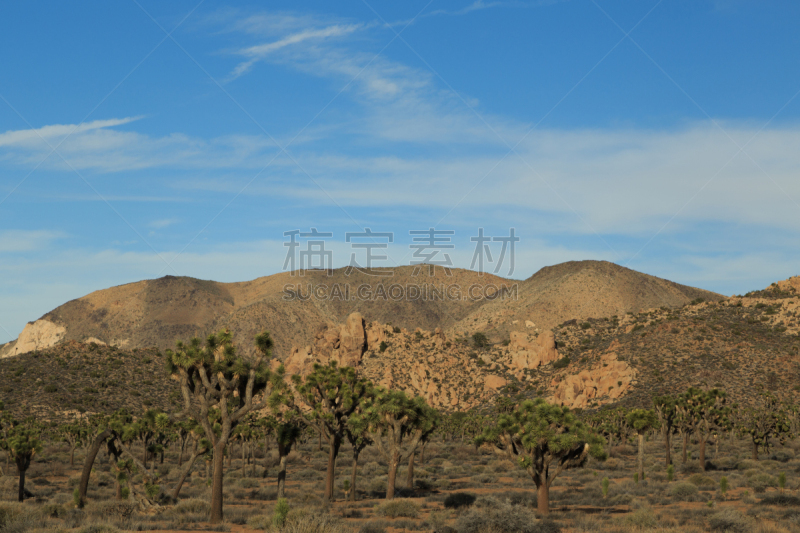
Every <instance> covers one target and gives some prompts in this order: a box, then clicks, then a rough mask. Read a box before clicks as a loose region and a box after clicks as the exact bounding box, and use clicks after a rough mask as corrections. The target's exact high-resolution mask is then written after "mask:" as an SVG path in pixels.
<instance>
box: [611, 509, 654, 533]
mask: <svg viewBox="0 0 800 533" xmlns="http://www.w3.org/2000/svg"><path fill="white" fill-rule="evenodd" d="M620 522H621V523H622V524H624V525H628V526H631V527H632V528H634V529H637V530H639V529H652V528H655V527H656V526H658V517H657V516H656V515H655V514H654V513H653V511H652V510H651V509H650V508H648V507H642V508H640V509H636V510H635V511H633V512H632V513H630V514H628V515H626V516H624V517H622V518H620Z"/></svg>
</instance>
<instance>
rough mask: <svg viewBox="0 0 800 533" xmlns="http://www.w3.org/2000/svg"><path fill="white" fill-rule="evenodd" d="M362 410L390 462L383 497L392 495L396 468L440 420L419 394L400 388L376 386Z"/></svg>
mask: <svg viewBox="0 0 800 533" xmlns="http://www.w3.org/2000/svg"><path fill="white" fill-rule="evenodd" d="M376 392H377V393H376V395H375V398H374V400H372V402H371V405H370V406H369V407H368V408H367V409H365V411H364V416H365V418H366V419H367V421H368V424H369V426H368V430H367V431H368V432H369V436H370V438H371V439H372V441H373V442H374V443H375V444H376V445H377V447H378V451H379V452H380V453H381V455H383V457H384V458H385V459H386V461H387V462H388V463H389V479H388V481H387V486H386V499H387V500H391V499H392V498H394V488H395V482H396V480H397V468H398V467H399V466H400V463H402V462H404V461H406V460H408V459H409V458H410V457H411V456H412V455H414V453H415V452H416V451H417V447H418V446H419V445H420V443H421V442H422V439H423V437H425V436H426V435H430V434H431V433H432V432H433V431H434V429H435V428H436V425H437V424H438V422H439V413H438V412H437V411H436V410H435V409H434V408H432V407H430V406H428V404H427V403H426V402H425V400H424V399H423V398H422V397H419V396H417V397H416V398H410V397H408V396H407V395H406V393H405V392H403V391H397V390H385V389H378V390H377V391H376Z"/></svg>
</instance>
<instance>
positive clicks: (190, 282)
mask: <svg viewBox="0 0 800 533" xmlns="http://www.w3.org/2000/svg"><path fill="white" fill-rule="evenodd" d="M372 274H373V275H369V274H366V273H361V272H358V271H354V272H351V273H349V275H348V273H347V272H346V271H345V269H339V270H334V271H330V272H325V271H308V272H306V273H305V275H304V276H299V275H292V274H290V273H279V274H274V275H272V276H266V277H262V278H258V279H255V280H252V281H246V282H239V283H219V282H215V281H204V280H198V279H194V278H187V277H173V276H167V277H164V278H160V279H155V280H146V281H140V282H136V283H130V284H127V285H121V286H118V287H112V288H109V289H104V290H100V291H96V292H93V293H91V294H89V295H87V296H84V297H82V298H79V299H76V300H72V301H70V302H67V303H65V304H64V305H61V306H59V307H57V308H56V309H54V310H53V311H51V312H49V313H47V314H45V315H44V316H43V317H42V318H41V319H40V320H39V321H37V322H36V323H32V324H29V325H28V326H27V327H26V329H25V330H24V331H23V333H22V334H21V335H20V337H19V339H17V340H16V341H12V342H11V343H8V344H6V345H4V346H2V347H0V357H7V356H11V355H17V354H20V353H25V352H28V351H31V350H34V349H37V348H38V349H42V348H47V347H49V346H52V345H54V344H57V343H61V342H65V341H69V340H76V341H82V342H86V341H88V340H96V341H101V342H103V343H106V344H113V345H118V346H120V347H125V348H128V349H132V348H144V347H151V346H155V347H158V348H160V349H164V348H168V347H171V346H173V345H174V342H175V341H176V340H178V339H188V338H190V337H192V336H200V337H202V336H205V335H207V334H209V333H211V332H213V331H215V330H218V329H220V328H223V327H229V328H230V329H231V330H232V331H233V332H234V334H235V339H236V341H237V342H238V344H239V345H240V346H242V347H249V346H250V345H251V342H252V338H253V336H254V335H255V334H256V333H258V332H260V331H263V330H268V331H270V332H271V333H272V335H273V337H274V338H275V341H276V353H277V355H278V356H279V357H280V358H284V357H285V356H286V355H287V354H288V352H289V350H290V348H291V346H293V345H294V346H304V345H307V344H309V343H310V341H311V339H312V338H313V337H314V334H315V332H316V331H317V330H318V329H319V327H320V326H321V325H323V324H326V323H340V322H343V321H344V320H345V318H346V317H347V316H348V315H349V314H350V313H352V312H353V311H359V312H361V313H362V314H363V315H364V316H367V317H369V318H370V319H371V320H374V321H377V322H379V323H390V324H393V325H396V326H399V327H403V328H408V329H409V330H412V331H413V330H414V329H415V328H418V327H419V328H423V329H426V330H433V329H435V328H437V327H438V328H441V329H442V330H447V331H455V332H456V333H463V334H471V333H473V332H475V331H479V330H485V331H487V332H488V333H489V334H490V336H493V337H496V338H507V337H508V334H509V332H510V331H511V330H514V329H517V330H519V329H524V328H525V324H526V321H530V322H532V323H535V324H536V326H535V328H537V329H541V330H544V329H550V328H551V327H553V326H555V325H556V324H559V323H561V322H563V321H565V320H569V319H572V318H583V317H600V316H611V315H614V314H622V313H624V312H627V311H639V310H642V309H647V308H652V307H661V306H666V307H677V306H680V305H683V304H685V303H687V302H689V301H691V300H694V299H696V298H698V297H700V298H705V299H706V300H715V301H716V300H719V299H721V298H722V296H721V295H718V294H715V293H711V292H708V291H703V290H700V289H694V288H691V287H686V286H683V285H678V284H676V283H673V282H670V281H667V280H662V279H659V278H655V277H653V276H649V275H647V274H642V273H639V272H635V271H633V270H630V269H626V268H623V267H620V266H617V265H614V264H612V263H606V262H598V261H580V262H570V263H563V264H560V265H555V266H552V267H547V268H544V269H542V270H540V271H539V272H537V273H536V274H535V275H533V276H532V277H530V278H528V279H527V280H524V281H517V280H507V279H504V278H500V277H497V276H492V275H489V274H486V275H479V274H477V273H476V272H472V271H469V270H460V269H453V270H452V276H447V275H445V274H444V272H443V271H442V269H436V271H435V273H434V275H432V276H429V275H428V272H427V271H423V272H421V273H419V274H418V275H416V276H415V275H414V268H413V267H411V266H407V267H400V268H397V269H394V275H393V276H391V277H381V276H376V275H374V274H376V273H372ZM503 285H505V286H506V287H508V288H510V289H511V292H510V293H508V294H507V295H506V297H505V298H497V299H485V298H470V294H473V295H479V294H489V295H491V294H492V293H493V289H489V290H488V291H484V287H487V286H489V287H492V286H493V287H500V286H503ZM514 286H516V292H514V290H513V288H514ZM287 287H288V291H287ZM359 287H363V288H362V290H361V292H359ZM470 287H475V289H473V291H472V293H470ZM336 288H338V289H339V291H338V292H337V291H336ZM311 290H315V291H317V292H316V295H310V292H309V291H311ZM514 321H517V323H516V324H515V323H514Z"/></svg>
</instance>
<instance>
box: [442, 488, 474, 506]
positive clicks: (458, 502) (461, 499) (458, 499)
mask: <svg viewBox="0 0 800 533" xmlns="http://www.w3.org/2000/svg"><path fill="white" fill-rule="evenodd" d="M475 500H476V497H475V495H474V494H469V493H467V492H454V493H452V494H449V495H448V496H447V498H445V500H444V507H445V509H458V508H460V507H467V506H469V505H472V504H473V503H475Z"/></svg>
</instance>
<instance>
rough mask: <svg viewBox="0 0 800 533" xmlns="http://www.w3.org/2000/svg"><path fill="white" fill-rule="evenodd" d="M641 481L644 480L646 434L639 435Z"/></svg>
mask: <svg viewBox="0 0 800 533" xmlns="http://www.w3.org/2000/svg"><path fill="white" fill-rule="evenodd" d="M638 436H639V481H642V480H644V434H642V433H639V435H638Z"/></svg>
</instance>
